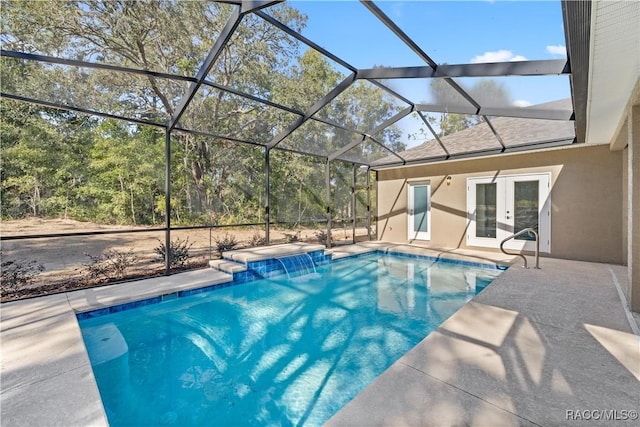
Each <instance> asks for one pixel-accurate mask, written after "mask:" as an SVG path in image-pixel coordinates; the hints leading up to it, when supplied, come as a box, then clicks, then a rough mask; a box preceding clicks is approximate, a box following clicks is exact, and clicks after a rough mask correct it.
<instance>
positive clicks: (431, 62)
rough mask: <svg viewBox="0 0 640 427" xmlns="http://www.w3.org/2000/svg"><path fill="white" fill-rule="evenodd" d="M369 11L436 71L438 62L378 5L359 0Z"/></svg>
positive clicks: (447, 79) (454, 86)
mask: <svg viewBox="0 0 640 427" xmlns="http://www.w3.org/2000/svg"><path fill="white" fill-rule="evenodd" d="M360 3H362V4H363V5H364V6H365V7H366V8H367V9H369V11H370V12H371V13H373V14H374V15H375V16H376V18H378V19H379V20H380V21H381V22H382V23H383V24H384V25H386V26H387V28H389V29H390V30H391V31H392V32H393V33H394V34H395V35H396V36H397V37H398V38H399V39H400V40H402V41H403V42H404V43H405V44H406V45H407V46H409V48H411V50H413V51H414V52H415V53H416V54H417V55H418V56H419V57H420V58H421V59H422V60H424V61H425V62H426V63H427V64H429V66H430V67H431V68H432V69H433V70H434V71H436V70H437V69H438V64H436V62H435V61H434V60H433V59H431V57H430V56H429V55H427V54H426V53H425V52H424V51H423V50H422V49H421V48H420V46H418V45H417V44H416V43H415V42H414V41H413V40H412V39H411V37H409V36H408V35H407V34H406V33H405V32H404V31H402V30H401V29H400V27H398V25H396V23H395V22H393V20H392V19H391V18H389V17H388V16H387V15H386V14H385V13H384V12H383V11H382V10H381V9H380V8H379V7H378V6H376V5H375V4H374V3H373V1H371V0H360ZM444 80H445V81H446V82H447V83H448V84H449V85H450V86H451V87H453V88H454V89H455V90H456V91H457V92H458V93H459V94H460V95H462V96H463V97H464V98H465V99H466V100H467V101H469V102H470V103H471V105H473V106H475V107H476V108H478V109H480V104H478V102H476V100H475V99H473V97H472V96H471V95H469V94H468V93H467V92H466V91H465V90H464V89H462V88H461V87H460V85H458V83H456V82H455V81H453V80H452V79H450V78H448V77H445V78H444Z"/></svg>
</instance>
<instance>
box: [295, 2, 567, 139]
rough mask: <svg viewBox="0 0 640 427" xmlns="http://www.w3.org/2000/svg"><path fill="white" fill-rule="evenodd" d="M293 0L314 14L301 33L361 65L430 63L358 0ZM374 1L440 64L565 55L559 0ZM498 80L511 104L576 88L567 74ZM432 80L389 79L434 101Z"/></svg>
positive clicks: (414, 96)
mask: <svg viewBox="0 0 640 427" xmlns="http://www.w3.org/2000/svg"><path fill="white" fill-rule="evenodd" d="M288 3H289V4H291V5H292V6H294V7H296V8H297V9H299V10H300V11H302V12H303V13H305V14H306V15H307V16H308V21H307V26H306V28H305V29H304V30H303V32H302V33H303V35H305V36H306V37H308V38H309V39H311V40H313V41H314V42H316V43H317V44H319V45H320V46H322V47H323V48H325V49H327V50H328V51H329V52H331V53H333V54H335V55H337V56H339V57H340V58H342V59H343V60H345V61H346V62H348V63H349V64H351V65H353V66H355V67H357V68H371V67H373V66H379V65H382V66H391V67H405V66H421V65H426V64H425V62H424V61H423V60H422V59H421V58H420V57H418V56H417V55H416V54H415V53H414V52H413V51H412V50H411V49H410V48H409V47H407V46H406V45H405V44H404V43H403V42H402V41H400V40H399V39H398V38H397V37H396V36H395V35H394V34H393V33H392V32H391V30H389V29H388V28H387V27H386V26H385V25H384V24H382V23H381V22H380V21H379V20H378V19H377V18H376V17H375V16H374V15H373V14H372V13H371V12H370V11H369V10H367V8H366V7H364V6H363V5H362V4H360V2H359V1H355V0H343V1H318V0H316V1H311V0H306V1H295V0H294V1H290V2H288ZM375 4H376V5H377V6H378V7H379V8H380V9H382V10H383V11H384V12H385V14H386V15H388V16H389V17H390V18H392V19H393V20H394V21H395V22H396V24H397V25H398V26H399V27H400V28H401V29H402V30H403V31H404V32H405V33H406V34H407V35H409V36H410V37H411V38H412V39H413V40H414V41H415V42H416V43H417V44H418V45H419V46H420V47H421V48H422V50H423V51H425V52H426V53H427V55H429V56H430V57H431V58H432V59H433V60H434V61H435V62H436V63H438V64H443V63H448V64H461V63H473V62H501V61H510V60H511V61H523V60H542V59H563V58H565V57H566V53H565V51H566V50H565V38H564V28H563V24H562V11H561V4H560V1H559V0H558V1H433V0H431V1H425V0H422V1H407V0H405V1H380V0H378V1H376V2H375ZM341 71H345V72H346V70H344V69H343V70H341ZM477 80H478V79H473V78H464V79H457V81H458V83H460V84H461V85H462V86H463V87H465V88H470V87H472V86H473V84H474V83H475V82H476V81H477ZM494 80H496V81H497V82H498V83H500V84H501V85H503V86H504V87H506V88H507V90H508V91H509V94H510V96H511V102H512V105H516V106H528V105H535V104H540V103H544V102H548V101H554V100H557V99H562V98H568V97H569V96H570V88H569V79H568V77H567V76H544V77H500V78H495V79H494ZM388 82H389V81H388ZM428 84H429V81H428V80H427V79H424V80H415V79H411V80H403V81H400V80H396V81H392V82H389V85H390V86H392V87H393V88H394V89H395V90H397V91H398V92H400V93H401V94H402V95H405V96H407V97H408V98H410V99H411V100H412V101H414V102H417V103H428V102H430V101H431V100H430V95H429V92H428ZM496 106H498V105H496ZM406 126H409V127H410V126H411V125H406ZM406 126H405V127H406Z"/></svg>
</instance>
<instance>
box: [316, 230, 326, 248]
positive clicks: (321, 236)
mask: <svg viewBox="0 0 640 427" xmlns="http://www.w3.org/2000/svg"><path fill="white" fill-rule="evenodd" d="M313 235H314V236H316V239H318V242H319V243H322V244H323V245H326V244H327V232H326V231H325V230H318V231H316V232H315V233H313Z"/></svg>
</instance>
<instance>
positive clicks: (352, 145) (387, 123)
mask: <svg viewBox="0 0 640 427" xmlns="http://www.w3.org/2000/svg"><path fill="white" fill-rule="evenodd" d="M412 112H413V107H407V108H405V109H404V110H402V111H400V112H398V113H396V114H394V115H393V116H392V117H390V118H388V119H387V120H385V121H384V122H382V123H380V124H379V125H378V126H376V127H375V128H373V129H371V130H370V131H369V132H366V133H362V141H354V142H351V143H350V144H347V145H345V146H344V147H342V148H340V149H339V150H336V151H334V152H333V153H331V154H329V160H335V159H336V158H338V157H339V156H341V155H343V154H344V153H346V152H347V151H349V150H352V149H353V148H355V147H357V146H358V145H360V144H362V143H363V142H364V141H365V140H366V139H367V138H369V139H371V140H372V141H374V142H375V143H377V144H379V145H382V146H383V147H384V148H386V149H387V150H389V151H391V152H392V153H393V154H396V153H395V152H394V151H393V150H391V149H390V148H388V147H387V146H385V145H384V144H382V143H381V142H379V141H377V140H375V139H374V138H373V137H372V136H371V135H375V134H377V133H378V132H380V131H382V130H384V129H386V128H387V127H389V126H391V125H393V124H394V123H396V122H398V121H400V120H402V119H403V118H404V117H406V116H407V115H409V114H411V113H412Z"/></svg>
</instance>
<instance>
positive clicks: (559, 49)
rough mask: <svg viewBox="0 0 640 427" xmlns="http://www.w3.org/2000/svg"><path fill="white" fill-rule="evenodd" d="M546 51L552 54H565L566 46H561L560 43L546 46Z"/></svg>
mask: <svg viewBox="0 0 640 427" xmlns="http://www.w3.org/2000/svg"><path fill="white" fill-rule="evenodd" d="M547 52H549V53H550V54H552V55H562V56H567V48H566V46H562V45H551V46H547Z"/></svg>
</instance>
